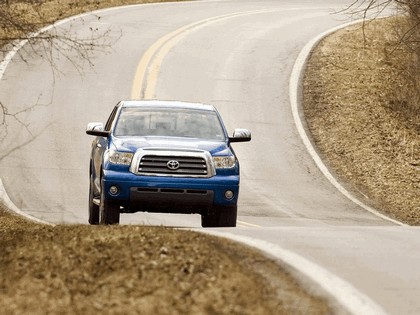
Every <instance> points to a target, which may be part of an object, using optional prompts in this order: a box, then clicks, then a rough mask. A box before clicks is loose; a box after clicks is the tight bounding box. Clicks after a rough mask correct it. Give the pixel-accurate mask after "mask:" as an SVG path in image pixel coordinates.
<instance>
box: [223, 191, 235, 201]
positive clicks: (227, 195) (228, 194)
mask: <svg viewBox="0 0 420 315" xmlns="http://www.w3.org/2000/svg"><path fill="white" fill-rule="evenodd" d="M233 196H234V193H233V191H232V190H226V191H225V198H226V199H229V200H231V199H232V198H233Z"/></svg>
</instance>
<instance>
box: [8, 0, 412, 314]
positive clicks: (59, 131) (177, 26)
mask: <svg viewBox="0 0 420 315" xmlns="http://www.w3.org/2000/svg"><path fill="white" fill-rule="evenodd" d="M348 2H349V1H344V0H343V1H333V0H330V1H328V0H325V1H321V0H318V1H303V0H298V1H283V0H277V1H274V0H272V1H269V0H260V1H256V0H241V1H239V0H230V1H229V0H226V1H197V2H186V3H173V4H162V5H142V6H131V7H126V8H118V9H112V10H106V11H101V12H98V13H97V14H94V15H88V16H84V17H83V19H76V20H74V21H72V22H70V23H66V24H63V25H61V26H60V29H59V32H71V33H72V34H75V35H78V36H81V37H83V36H84V37H89V36H91V29H95V30H96V29H97V31H95V34H101V33H102V32H107V34H108V35H110V37H107V38H108V39H112V40H111V42H110V44H112V46H111V47H106V46H104V47H103V49H101V51H95V52H93V53H94V58H93V59H92V60H91V61H92V62H93V65H90V64H89V63H88V62H87V61H84V60H80V59H78V58H77V52H76V51H75V50H69V51H66V52H65V55H62V54H61V55H60V54H56V53H55V52H54V51H53V53H52V55H51V54H50V51H49V50H48V49H44V50H43V51H42V52H41V53H42V55H43V57H45V56H49V57H52V61H53V68H52V67H51V64H50V63H48V62H46V61H45V58H42V57H41V56H40V54H41V53H40V54H39V55H36V56H34V55H33V53H32V52H31V50H30V48H29V47H27V46H25V48H24V49H22V50H20V53H19V56H16V57H15V58H14V59H13V60H12V62H11V63H10V64H9V65H8V67H7V69H6V70H5V72H4V75H3V77H2V79H1V81H0V100H1V102H2V104H3V105H5V106H7V107H8V113H9V114H16V115H15V116H10V115H9V116H7V123H8V124H7V134H6V133H4V132H3V133H1V134H0V136H1V137H2V141H1V144H0V146H1V147H0V149H1V151H0V178H1V179H2V181H3V184H4V187H5V189H6V191H7V193H8V195H9V196H10V198H11V200H12V201H13V203H14V204H15V205H16V206H17V207H18V208H20V209H21V210H22V211H24V212H25V213H28V214H30V215H32V216H35V217H37V218H40V219H43V220H46V221H49V222H52V223H86V221H87V190H88V178H87V174H88V159H89V150H90V141H91V140H92V138H89V137H88V136H86V135H85V133H84V130H85V127H86V124H87V123H88V122H90V121H105V120H106V118H107V116H108V114H109V112H110V110H111V109H112V107H113V106H114V104H115V103H116V102H117V101H119V100H120V99H127V98H139V97H144V98H159V99H176V100H186V101H198V102H203V103H210V104H213V105H215V106H216V107H217V108H218V109H219V111H220V112H221V114H222V116H223V117H224V120H225V122H226V123H227V126H228V129H229V130H230V131H233V129H234V128H235V127H244V128H249V129H251V130H252V132H253V140H252V142H251V143H246V144H236V146H235V149H236V151H237V154H238V155H239V158H240V160H241V170H242V178H241V180H242V182H241V197H240V207H239V224H238V225H239V227H238V228H236V229H228V230H222V232H223V233H225V234H226V233H231V234H235V235H237V236H238V235H239V236H246V237H251V238H252V239H255V240H263V241H265V242H269V243H270V244H274V245H276V246H280V247H281V248H284V249H288V250H291V251H293V252H294V253H297V254H298V255H299V257H302V258H304V259H305V260H308V261H310V262H312V263H313V264H315V265H316V266H320V267H322V268H323V269H325V270H328V271H329V272H330V273H331V274H332V275H335V276H337V277H339V278H340V279H342V280H344V282H345V283H346V284H349V285H350V286H351V288H352V290H353V291H352V292H356V293H357V294H359V293H360V296H361V297H362V298H360V299H359V300H358V301H359V302H360V301H361V302H360V303H362V304H363V303H364V302H366V301H367V302H366V305H368V306H369V307H370V306H372V307H370V308H369V307H367V311H366V312H369V311H372V312H373V313H375V312H376V311H378V309H380V308H382V309H384V310H385V311H386V312H389V313H391V314H416V313H420V301H418V299H417V296H418V294H419V292H420V281H419V280H420V271H419V268H418V266H419V265H420V250H419V249H420V230H418V229H416V228H409V227H399V226H397V225H396V224H395V223H393V222H390V221H388V220H384V219H383V218H381V217H378V216H376V215H374V214H372V213H370V212H368V211H366V210H365V209H363V208H361V207H360V206H358V205H356V204H355V203H353V202H352V201H350V200H349V199H348V198H346V197H345V196H343V195H342V194H341V193H340V192H339V191H338V190H337V189H336V188H335V187H334V186H333V185H332V184H331V183H330V182H329V181H328V180H327V179H326V178H325V176H324V175H323V174H322V173H321V172H320V171H319V170H318V168H317V166H316V165H315V163H314V162H313V159H312V158H311V156H310V155H309V154H308V152H307V149H306V147H305V146H304V144H303V142H302V139H301V138H300V136H299V133H298V131H297V129H296V125H295V123H294V120H293V116H292V111H291V106H290V101H289V79H290V75H291V72H292V68H293V66H294V63H295V60H296V58H297V56H298V54H299V52H300V51H301V49H302V48H303V47H304V46H305V44H306V43H307V42H308V41H310V40H311V39H312V38H313V37H314V36H317V35H318V34H320V33H322V32H324V31H325V30H328V29H330V28H332V27H334V26H337V25H340V24H342V23H344V22H346V21H347V19H346V17H345V16H343V15H341V14H331V12H333V11H334V10H339V9H340V8H342V7H343V6H344V5H345V4H346V3H348ZM99 17H100V18H99ZM57 44H58V45H60V46H61V47H63V45H64V43H57ZM105 44H106V43H105ZM149 57H150V58H149ZM23 60H24V61H25V62H23ZM0 118H2V117H0ZM122 222H123V223H128V224H132V223H133V224H134V223H146V224H156V225H161V224H163V225H169V226H181V227H191V228H197V227H199V224H200V218H199V216H197V215H191V216H189V215H156V214H134V215H123V216H122ZM292 263H293V261H292ZM300 271H302V270H300ZM321 281H322V280H321ZM318 282H319V281H318ZM333 286H334V284H333ZM356 293H355V294H356ZM357 294H356V295H357ZM333 295H334V294H333ZM360 296H359V297H360ZM336 298H337V297H336ZM356 300H357V299H356ZM340 303H341V304H343V303H344V302H340ZM349 303H350V304H351V305H350V306H346V307H347V309H348V310H350V311H354V308H355V307H356V309H358V310H362V306H360V305H361V304H360V303H359V304H358V302H357V301H356V302H354V303H353V302H349ZM344 304H345V303H344ZM378 305H379V306H378ZM377 306H378V307H377ZM358 307H359V308H358ZM356 313H359V312H356Z"/></svg>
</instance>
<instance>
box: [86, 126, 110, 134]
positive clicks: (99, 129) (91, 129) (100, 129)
mask: <svg viewBox="0 0 420 315" xmlns="http://www.w3.org/2000/svg"><path fill="white" fill-rule="evenodd" d="M86 133H87V134H88V135H91V136H97V137H108V136H109V131H104V124H103V123H100V122H92V123H88V125H87V127H86Z"/></svg>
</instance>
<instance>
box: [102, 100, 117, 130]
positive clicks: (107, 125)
mask: <svg viewBox="0 0 420 315" xmlns="http://www.w3.org/2000/svg"><path fill="white" fill-rule="evenodd" d="M117 110H118V106H115V107H114V109H113V110H112V113H111V115H110V116H109V118H108V121H107V122H106V125H105V130H106V131H109V130H111V126H112V123H113V122H114V119H115V115H116V114H117Z"/></svg>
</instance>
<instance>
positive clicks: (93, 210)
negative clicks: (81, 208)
mask: <svg viewBox="0 0 420 315" xmlns="http://www.w3.org/2000/svg"><path fill="white" fill-rule="evenodd" d="M93 198H95V193H94V191H93V185H92V175H90V182H89V223H90V224H92V225H97V224H99V206H98V205H97V204H95V203H94V202H93Z"/></svg>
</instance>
